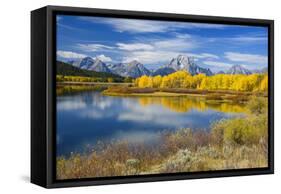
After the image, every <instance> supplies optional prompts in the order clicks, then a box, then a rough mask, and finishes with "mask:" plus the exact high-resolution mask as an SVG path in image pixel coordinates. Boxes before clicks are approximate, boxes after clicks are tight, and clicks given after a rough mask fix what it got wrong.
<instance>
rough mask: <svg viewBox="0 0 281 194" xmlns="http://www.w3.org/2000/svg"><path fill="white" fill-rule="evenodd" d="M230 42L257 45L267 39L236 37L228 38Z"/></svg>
mask: <svg viewBox="0 0 281 194" xmlns="http://www.w3.org/2000/svg"><path fill="white" fill-rule="evenodd" d="M229 40H232V41H238V42H244V43H252V42H253V43H257V42H264V41H267V37H259V36H238V37H233V38H229Z"/></svg>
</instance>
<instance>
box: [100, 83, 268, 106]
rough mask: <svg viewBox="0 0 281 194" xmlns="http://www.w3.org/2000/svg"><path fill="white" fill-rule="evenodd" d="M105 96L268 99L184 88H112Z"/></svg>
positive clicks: (228, 91) (249, 94)
mask: <svg viewBox="0 0 281 194" xmlns="http://www.w3.org/2000/svg"><path fill="white" fill-rule="evenodd" d="M103 94H104V95H108V96H121V97H129V96H133V97H145V96H147V97H179V96H185V97H189V96H190V97H202V98H205V99H206V100H216V101H239V102H243V101H248V100H249V99H250V97H251V96H259V97H267V93H265V92H239V91H231V90H197V89H183V88H161V89H160V88H137V87H124V86H112V87H108V88H107V89H106V90H104V91H103Z"/></svg>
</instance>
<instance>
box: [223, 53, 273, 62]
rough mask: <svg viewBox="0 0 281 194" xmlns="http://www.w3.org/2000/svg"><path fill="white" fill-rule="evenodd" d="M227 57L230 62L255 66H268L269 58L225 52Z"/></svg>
mask: <svg viewBox="0 0 281 194" xmlns="http://www.w3.org/2000/svg"><path fill="white" fill-rule="evenodd" d="M225 57H226V58H227V59H228V60H230V61H235V62H244V63H252V64H253V65H255V64H267V61H268V58H267V56H264V55H255V54H244V53H238V52H225Z"/></svg>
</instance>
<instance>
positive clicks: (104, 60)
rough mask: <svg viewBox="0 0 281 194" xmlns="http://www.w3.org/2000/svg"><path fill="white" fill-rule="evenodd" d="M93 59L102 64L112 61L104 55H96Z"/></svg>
mask: <svg viewBox="0 0 281 194" xmlns="http://www.w3.org/2000/svg"><path fill="white" fill-rule="evenodd" d="M95 58H98V59H100V60H102V61H103V62H111V61H112V59H111V58H110V57H107V56H105V55H98V56H96V57H95Z"/></svg>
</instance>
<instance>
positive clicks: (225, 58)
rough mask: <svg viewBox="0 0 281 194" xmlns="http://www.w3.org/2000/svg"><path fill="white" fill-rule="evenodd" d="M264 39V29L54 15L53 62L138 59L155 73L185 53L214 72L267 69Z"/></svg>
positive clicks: (265, 40) (265, 39) (265, 32)
mask: <svg viewBox="0 0 281 194" xmlns="http://www.w3.org/2000/svg"><path fill="white" fill-rule="evenodd" d="M267 37H268V31H267V28H265V27H252V26H238V25H221V24H200V23H187V22H167V21H155V20H153V21H152V20H136V19H117V18H105V17H88V16H87V17H86V16H67V15H58V16H57V59H58V60H63V61H69V60H73V59H79V58H83V57H86V56H90V57H93V58H96V57H98V58H100V59H101V60H102V61H104V62H105V63H120V62H130V61H132V60H138V61H139V62H141V63H142V64H144V65H145V66H146V67H147V68H149V69H156V68H158V67H160V66H162V65H165V64H167V63H169V62H170V61H171V59H172V58H175V57H177V56H178V55H179V54H184V55H187V56H190V57H194V59H195V61H196V63H197V64H198V65H199V66H201V67H205V68H210V69H211V70H212V71H213V72H217V71H219V70H226V69H228V68H230V67H231V66H232V65H236V64H238V65H243V66H244V67H246V68H248V69H251V70H253V69H262V68H264V67H267V59H268V51H267V47H268V45H267Z"/></svg>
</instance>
